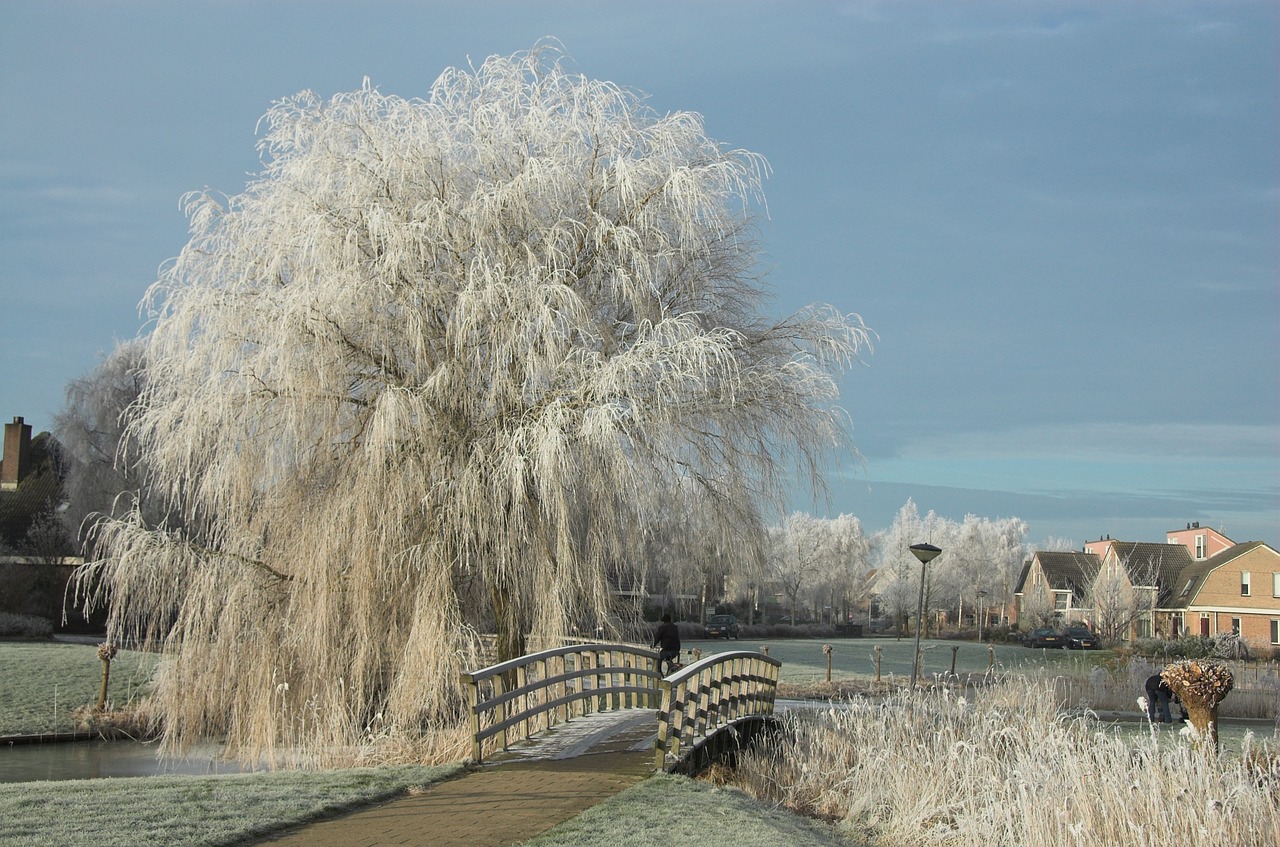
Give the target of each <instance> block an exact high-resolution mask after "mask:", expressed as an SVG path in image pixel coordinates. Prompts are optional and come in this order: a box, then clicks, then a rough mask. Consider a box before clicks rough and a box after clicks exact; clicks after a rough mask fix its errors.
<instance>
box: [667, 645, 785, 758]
mask: <svg viewBox="0 0 1280 847" xmlns="http://www.w3.org/2000/svg"><path fill="white" fill-rule="evenodd" d="M781 666H782V663H781V662H779V661H778V660H777V659H772V658H770V657H769V656H766V655H765V654H764V653H756V652H751V651H746V650H738V651H733V652H729V653H716V654H715V655H712V656H708V657H707V658H705V659H702V660H700V661H698V662H695V663H693V664H692V665H689V666H687V667H685V668H683V669H682V670H679V671H676V672H675V673H673V674H672V675H671V676H669V677H666V678H665V679H660V680H658V690H659V697H660V699H659V706H658V740H657V742H656V743H655V745H654V755H655V762H654V764H655V767H657V768H658V769H665V768H666V766H667V763H668V758H670V759H673V760H674V759H679V757H680V754H681V752H682V751H683V750H684V748H686V747H689V746H691V745H694V744H696V743H697V742H698V741H699V740H700V739H704V738H706V737H708V736H709V735H711V734H713V733H714V732H715V731H716V729H717V728H719V727H722V726H724V725H726V724H729V723H733V722H734V721H737V720H739V719H741V718H747V717H757V716H763V715H772V714H773V704H774V699H775V696H776V693H777V687H778V673H779V668H780V667H781Z"/></svg>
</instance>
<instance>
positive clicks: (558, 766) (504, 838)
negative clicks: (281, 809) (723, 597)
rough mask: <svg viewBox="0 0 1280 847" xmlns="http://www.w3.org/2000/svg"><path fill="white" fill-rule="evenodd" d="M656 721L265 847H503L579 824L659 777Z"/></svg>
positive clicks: (607, 723) (594, 722)
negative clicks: (598, 807) (573, 821)
mask: <svg viewBox="0 0 1280 847" xmlns="http://www.w3.org/2000/svg"><path fill="white" fill-rule="evenodd" d="M653 723H654V721H653V712H652V711H648V710H646V711H645V712H644V713H643V714H639V713H636V714H631V715H627V714H625V713H624V714H621V715H613V716H603V715H602V716H599V717H594V716H593V718H590V719H583V720H578V721H573V722H571V723H570V724H568V725H566V726H565V728H564V729H562V730H561V731H559V732H556V733H554V734H553V735H552V736H551V737H549V738H547V739H544V740H543V741H542V742H541V743H539V744H538V745H535V746H533V747H530V748H527V749H523V750H517V751H513V752H512V754H511V755H509V756H506V757H504V758H503V759H502V760H501V761H498V762H497V763H494V764H485V765H483V766H481V767H479V768H477V769H475V770H473V771H470V772H468V773H466V774H464V775H462V776H459V777H455V778H453V779H449V780H445V781H443V782H439V783H436V784H434V785H431V786H428V787H427V789H426V790H425V791H423V792H422V793H420V794H415V795H411V796H409V797H404V798H401V799H397V800H391V801H388V802H386V803H382V804H379V805H377V806H373V807H370V808H368V809H364V810H362V811H358V812H353V813H351V814H349V815H344V816H343V817H340V818H334V819H332V820H327V821H321V822H319V823H314V824H308V825H306V826H302V827H298V828H297V829H294V830H291V831H290V832H287V833H285V834H283V835H280V836H277V837H275V838H269V839H266V840H263V841H261V842H259V845H261V847H383V846H384V845H413V846H414V847H452V846H453V845H457V847H499V845H508V844H518V843H520V842H521V841H526V840H528V839H530V838H532V837H534V836H535V835H538V834H540V833H542V832H545V831H546V830H548V829H551V828H552V827H553V826H555V825H557V824H559V823H563V822H564V821H567V820H569V819H570V818H572V817H575V816H577V815H578V814H579V813H581V812H582V811H584V810H585V809H587V808H589V807H591V806H594V805H595V804H596V803H599V802H601V801H602V800H606V799H608V798H609V797H612V796H613V795H614V794H617V793H618V792H619V791H622V790H623V789H626V788H629V787H631V786H632V785H635V784H636V783H638V782H640V781H641V780H643V779H645V778H646V777H648V776H649V775H650V774H651V773H653V732H652V726H653Z"/></svg>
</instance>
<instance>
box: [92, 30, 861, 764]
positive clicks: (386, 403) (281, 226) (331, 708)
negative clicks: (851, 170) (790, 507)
mask: <svg viewBox="0 0 1280 847" xmlns="http://www.w3.org/2000/svg"><path fill="white" fill-rule="evenodd" d="M265 126H266V132H265V136H264V138H263V139H262V141H261V143H260V149H261V150H262V153H263V158H264V170H263V172H262V173H261V174H260V175H259V176H258V177H257V178H255V179H254V180H253V181H252V182H251V183H250V184H249V186H248V187H247V189H246V190H245V191H244V192H243V193H242V194H239V195H238V196H234V197H231V198H229V199H222V200H219V199H218V198H216V197H214V196H212V195H210V194H207V193H206V194H200V195H197V196H193V197H191V198H190V199H189V202H188V210H189V214H190V216H191V229H192V235H191V240H190V243H189V244H188V245H187V246H186V248H185V249H184V250H183V251H182V253H181V255H180V256H179V257H178V258H177V259H176V260H174V261H173V262H172V263H171V264H170V265H169V266H168V267H167V268H166V269H165V271H164V273H163V274H162V276H161V278H160V280H159V281H158V282H157V283H156V284H155V285H154V286H153V287H152V289H151V291H150V292H149V294H148V298H147V300H146V303H147V304H148V305H149V307H150V308H151V310H152V313H153V316H154V319H155V320H154V326H153V329H152V332H151V334H150V336H149V339H148V346H147V373H146V377H147V379H146V384H145V386H144V389H143V394H142V396H141V398H140V400H139V403H138V406H137V410H136V414H135V415H133V416H132V418H131V427H132V429H131V432H132V434H133V435H134V436H136V437H137V438H138V440H139V442H140V444H141V445H142V447H143V449H144V450H145V451H146V456H147V463H148V469H149V471H150V474H151V480H152V482H153V485H154V488H155V490H157V491H159V492H161V493H163V494H164V495H165V496H166V497H167V498H169V500H170V501H171V502H173V503H176V504H181V505H182V506H183V509H184V518H185V519H184V521H183V524H182V526H183V530H182V531H181V532H175V531H167V532H162V531H158V530H156V529H154V528H152V527H149V526H147V525H146V522H145V521H144V520H142V519H141V517H139V516H136V515H135V516H134V517H133V518H132V519H130V520H119V521H115V522H113V523H110V524H107V525H104V528H103V530H102V531H101V532H100V535H99V540H100V542H101V543H102V544H103V549H104V550H105V551H106V555H105V556H104V558H103V559H102V560H101V561H100V562H99V563H98V564H96V565H95V566H94V567H93V568H92V570H98V571H101V572H102V574H103V576H104V577H105V584H106V585H107V586H109V588H110V593H109V597H110V601H111V603H112V609H111V612H112V614H111V621H112V624H111V626H112V629H113V637H115V638H118V637H121V636H122V635H124V634H126V633H128V634H141V635H152V636H155V637H166V638H167V641H166V644H167V648H168V650H169V651H170V653H171V658H172V661H171V662H170V663H168V665H167V672H166V674H165V675H164V676H163V678H162V679H161V680H160V682H159V684H158V688H157V693H156V700H157V705H158V707H159V708H160V710H161V712H162V714H163V716H164V718H165V728H166V733H167V740H168V741H170V742H179V743H180V742H183V741H186V740H189V739H192V738H195V737H197V736H200V735H206V734H221V733H224V732H225V733H229V742H230V745H231V749H233V750H235V751H237V752H239V753H240V754H241V755H244V756H248V757H254V756H257V755H259V754H260V753H262V752H264V751H267V750H270V749H274V748H275V747H278V746H283V745H297V746H300V747H303V748H310V749H315V748H318V747H325V748H329V747H333V746H334V745H342V744H350V743H352V741H353V740H356V739H358V738H359V737H360V733H361V731H362V730H363V729H364V728H365V727H366V726H367V725H369V724H370V723H372V722H373V721H374V720H375V718H376V719H378V720H380V721H381V723H382V725H390V726H393V727H397V728H399V729H401V730H410V731H412V730H415V729H417V728H419V727H422V726H424V725H429V724H432V723H433V722H435V721H438V720H441V719H448V718H449V717H451V716H453V715H456V714H457V713H458V708H459V702H460V701H459V692H458V683H457V679H458V673H459V671H461V670H463V669H464V668H465V666H467V665H468V664H470V663H471V662H473V661H474V660H475V658H476V651H477V649H478V646H477V645H478V639H477V638H476V633H477V632H478V631H481V630H483V629H488V628H490V627H496V630H497V632H498V647H499V654H500V656H504V657H505V656H510V655H513V654H515V653H519V652H521V651H522V650H523V649H524V643H525V637H526V634H527V633H532V634H534V635H537V636H551V637H554V636H555V635H557V634H558V633H561V632H563V631H565V630H566V629H567V628H568V627H569V626H571V625H572V623H573V622H574V621H578V620H583V619H592V620H606V619H607V614H605V613H606V612H607V611H608V609H607V607H608V606H609V603H610V598H609V594H608V590H607V585H606V580H605V578H604V574H605V573H606V572H608V571H609V570H610V569H616V568H618V567H621V566H624V565H625V563H626V562H628V561H629V560H631V558H632V557H633V556H634V555H635V553H636V551H639V550H641V549H643V544H642V540H643V533H644V529H645V527H646V526H647V525H648V524H649V523H650V521H651V519H656V518H657V517H659V516H661V515H662V514H665V513H667V510H669V509H670V508H671V501H672V499H673V498H674V499H678V500H681V501H682V502H683V503H684V504H685V505H687V506H688V507H689V508H698V509H702V510H706V511H708V512H709V515H708V517H707V519H706V520H705V521H704V523H705V522H707V521H710V520H712V519H714V520H716V521H719V522H722V523H723V522H731V521H743V520H747V521H752V520H757V518H756V517H755V516H756V514H757V512H758V504H759V503H761V502H762V498H769V497H772V498H774V499H775V500H777V499H780V498H779V497H778V495H779V493H780V492H779V487H780V484H781V481H782V474H781V471H782V469H784V468H789V467H790V466H791V463H792V462H796V463H798V464H799V466H801V467H803V468H804V469H805V470H806V471H807V472H808V473H809V474H810V477H811V478H812V479H820V473H819V469H820V468H821V467H822V465H821V462H822V461H823V460H824V458H825V456H826V454H827V450H828V449H830V448H832V447H835V446H836V445H838V444H840V443H841V442H842V440H843V439H844V437H845V434H846V433H847V427H846V425H845V419H844V415H843V413H842V412H841V411H840V410H839V409H838V407H836V406H835V405H834V404H835V403H836V401H837V399H838V398H837V387H836V382H835V376H834V374H835V372H836V371H838V370H840V369H841V368H843V367H845V366H846V365H847V364H848V363H849V362H850V361H851V359H852V358H853V357H854V356H856V355H857V353H858V351H859V349H860V348H861V347H862V346H863V345H864V344H865V343H866V341H867V333H866V330H865V328H864V327H863V325H862V324H861V322H860V320H859V319H857V318H856V317H851V316H845V315H842V314H840V313H838V312H836V311H835V310H833V309H830V308H827V307H818V308H812V309H809V310H806V311H804V312H802V313H800V314H798V315H796V316H794V317H791V318H788V319H784V320H781V321H776V320H770V319H768V318H766V317H764V315H763V313H762V307H763V305H764V298H765V295H766V291H765V289H764V287H763V286H762V284H761V283H760V282H759V280H758V279H757V278H756V276H755V275H754V274H755V269H754V258H755V257H754V244H753V239H752V232H753V230H752V226H751V207H752V204H753V203H754V202H755V201H756V200H757V199H758V196H759V195H760V192H761V182H762V178H763V174H764V171H765V168H766V166H765V163H764V161H763V160H762V159H761V158H760V157H759V156H757V155H755V154H752V153H748V152H744V151H740V150H730V149H726V148H725V147H723V146H721V145H720V144H719V143H717V142H715V141H714V140H712V139H710V138H708V137H707V136H706V134H705V132H704V130H703V126H702V121H701V119H700V118H699V117H698V116H697V115H695V114H690V113H687V112H680V113H674V114H669V115H658V114H655V113H654V112H653V111H652V110H651V109H650V108H649V107H647V106H646V105H645V104H644V101H643V99H642V98H641V97H640V96H639V95H637V94H635V93H633V92H630V91H627V90H624V89H621V88H619V87H618V86H616V85H614V84H612V83H607V82H599V81H594V80H590V79H587V78H585V77H583V76H580V75H576V74H574V73H570V72H569V71H568V70H567V69H566V68H565V66H564V63H563V62H562V60H561V58H560V56H559V55H558V54H557V52H556V51H554V50H552V49H546V48H541V49H535V50H534V51H532V52H531V53H528V54H520V55H517V56H514V57H511V58H502V57H494V58H490V59H489V60H487V61H486V62H485V63H484V64H483V65H482V66H481V67H480V68H479V69H478V70H459V69H450V70H447V71H445V72H444V73H443V74H442V75H441V76H440V77H439V79H437V81H436V82H435V83H434V85H433V87H432V89H431V91H430V94H429V96H428V97H427V98H426V99H425V100H406V99H402V98H399V97H395V96H390V95H384V94H381V93H380V92H378V91H377V90H376V89H374V88H372V87H370V86H369V85H368V84H366V85H365V86H364V87H363V88H361V89H360V90H358V91H355V92H352V93H347V94H340V95H337V96H335V97H333V98H332V99H330V100H328V101H323V100H321V99H320V98H318V97H316V96H315V95H313V94H310V93H303V94H300V95H298V96H295V97H292V98H289V99H286V100H283V101H281V102H279V103H277V104H275V105H274V106H273V107H272V108H271V110H270V111H269V112H268V113H267V115H266V117H265ZM691 487H692V488H694V489H696V490H697V492H698V493H697V495H696V496H694V495H693V494H692V493H690V488H691ZM725 536H726V537H729V536H730V533H725ZM739 537H743V538H751V537H753V534H750V533H747V534H742V535H740V536H739Z"/></svg>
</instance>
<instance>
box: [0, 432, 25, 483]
mask: <svg viewBox="0 0 1280 847" xmlns="http://www.w3.org/2000/svg"><path fill="white" fill-rule="evenodd" d="M30 450H31V424H28V423H24V422H23V420H22V418H14V419H13V423H7V424H5V425H4V457H3V459H0V491H16V490H17V489H18V483H19V482H21V481H22V477H23V474H24V472H25V471H26V469H27V453H28V452H29V451H30Z"/></svg>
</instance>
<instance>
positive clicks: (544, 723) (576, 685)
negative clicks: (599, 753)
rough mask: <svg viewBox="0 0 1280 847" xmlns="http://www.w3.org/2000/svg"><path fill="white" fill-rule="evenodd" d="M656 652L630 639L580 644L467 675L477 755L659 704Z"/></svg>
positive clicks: (474, 753)
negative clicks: (594, 717) (596, 717)
mask: <svg viewBox="0 0 1280 847" xmlns="http://www.w3.org/2000/svg"><path fill="white" fill-rule="evenodd" d="M661 677H662V675H661V674H660V673H659V672H658V654H657V653H656V652H654V651H652V650H646V649H643V648H641V647H636V646H635V645H630V644H574V645H571V646H567V647H556V648H554V649H551V650H543V651H541V652H538V653H531V654H529V655H527V656H521V657H519V658H517V659H511V660H509V661H506V662H499V663H498V664H496V665H490V666H489V667H487V668H483V669H482V670H478V671H473V672H472V673H464V674H462V682H463V684H464V685H465V686H466V689H467V699H468V706H469V710H468V711H469V714H470V719H471V737H472V746H471V757H472V759H474V760H475V761H477V762H481V761H483V760H484V752H485V749H486V748H489V749H497V748H499V747H500V748H501V749H503V750H506V749H508V748H509V747H510V745H511V744H512V743H513V742H515V741H519V740H520V739H523V738H528V737H529V736H531V735H534V734H535V733H537V732H540V731H542V730H544V729H548V728H550V727H552V726H555V725H557V724H559V723H563V722H565V721H568V720H570V719H572V718H574V717H580V716H582V715H587V714H591V713H592V712H600V711H608V710H613V709H630V708H645V709H654V708H657V705H658V702H659V700H658V684H659V680H660V679H661Z"/></svg>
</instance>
